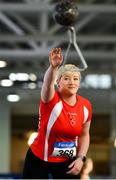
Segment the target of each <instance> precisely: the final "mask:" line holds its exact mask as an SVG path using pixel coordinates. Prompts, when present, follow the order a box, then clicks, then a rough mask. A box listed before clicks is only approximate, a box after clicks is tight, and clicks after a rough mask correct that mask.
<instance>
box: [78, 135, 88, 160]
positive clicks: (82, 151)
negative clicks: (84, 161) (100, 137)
mask: <svg viewBox="0 0 116 180" xmlns="http://www.w3.org/2000/svg"><path fill="white" fill-rule="evenodd" d="M89 145H90V135H89V133H87V134H86V135H82V136H80V137H79V139H78V151H77V152H78V153H77V157H78V156H86V154H87V152H88V148H89Z"/></svg>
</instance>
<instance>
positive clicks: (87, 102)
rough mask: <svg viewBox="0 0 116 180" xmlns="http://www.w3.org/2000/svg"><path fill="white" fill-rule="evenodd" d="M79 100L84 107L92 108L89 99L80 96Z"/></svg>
mask: <svg viewBox="0 0 116 180" xmlns="http://www.w3.org/2000/svg"><path fill="white" fill-rule="evenodd" d="M78 99H79V101H80V102H81V103H82V104H83V105H85V106H86V105H87V106H91V102H90V100H89V99H87V98H85V97H83V96H81V95H78Z"/></svg>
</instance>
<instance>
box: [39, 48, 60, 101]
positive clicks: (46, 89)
mask: <svg viewBox="0 0 116 180" xmlns="http://www.w3.org/2000/svg"><path fill="white" fill-rule="evenodd" d="M62 61H63V56H62V54H61V48H54V49H52V50H51V51H50V54H49V62H50V66H49V68H48V69H47V71H46V72H45V75H44V81H43V85H42V89H41V99H42V101H44V102H48V101H50V100H51V99H52V97H53V96H54V92H55V87H54V84H55V80H56V75H57V70H58V67H59V66H60V65H61V64H62Z"/></svg>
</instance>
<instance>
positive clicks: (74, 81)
mask: <svg viewBox="0 0 116 180" xmlns="http://www.w3.org/2000/svg"><path fill="white" fill-rule="evenodd" d="M57 84H58V89H59V92H60V93H66V94H67V93H68V94H70V95H73V94H75V93H77V90H78V88H79V86H80V73H78V72H66V73H65V74H63V75H62V76H61V78H60V79H59V80H58V81H57Z"/></svg>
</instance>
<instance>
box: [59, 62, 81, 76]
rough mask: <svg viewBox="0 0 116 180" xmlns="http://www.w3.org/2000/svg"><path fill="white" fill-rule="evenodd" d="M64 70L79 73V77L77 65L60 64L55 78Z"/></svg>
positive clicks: (63, 72) (64, 71)
mask: <svg viewBox="0 0 116 180" xmlns="http://www.w3.org/2000/svg"><path fill="white" fill-rule="evenodd" d="M66 72H77V73H79V75H80V78H81V74H80V70H79V68H78V67H77V66H75V65H74V64H65V65H63V66H60V68H59V69H58V73H57V79H60V78H61V76H62V75H63V74H65V73H66Z"/></svg>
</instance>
